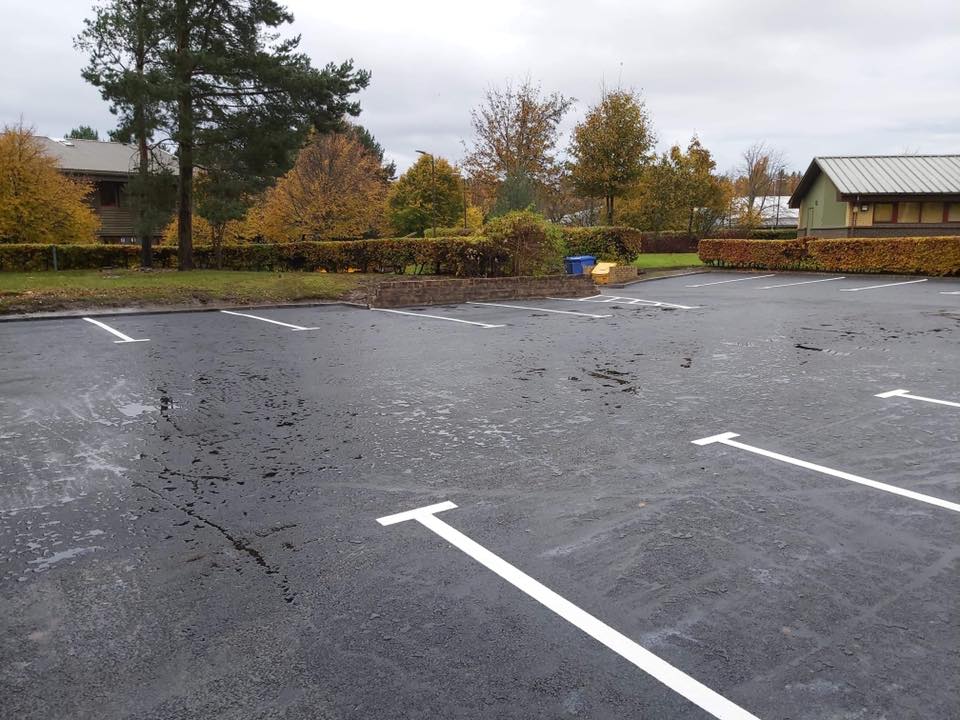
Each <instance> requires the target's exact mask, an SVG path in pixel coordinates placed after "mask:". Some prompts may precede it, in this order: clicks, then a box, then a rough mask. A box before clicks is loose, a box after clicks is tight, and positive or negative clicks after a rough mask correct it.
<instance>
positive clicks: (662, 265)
mask: <svg viewBox="0 0 960 720" xmlns="http://www.w3.org/2000/svg"><path fill="white" fill-rule="evenodd" d="M633 265H635V266H636V267H638V268H640V269H641V270H664V269H669V268H685V267H701V266H702V265H703V263H702V262H700V257H699V256H698V255H697V254H696V253H643V254H641V255H637V259H636V260H634V261H633Z"/></svg>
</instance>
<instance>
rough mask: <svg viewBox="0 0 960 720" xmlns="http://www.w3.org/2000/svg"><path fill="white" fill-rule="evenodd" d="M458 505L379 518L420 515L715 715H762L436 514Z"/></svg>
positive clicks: (729, 718)
mask: <svg viewBox="0 0 960 720" xmlns="http://www.w3.org/2000/svg"><path fill="white" fill-rule="evenodd" d="M455 507H456V505H454V504H453V503H452V502H449V501H447V502H442V503H438V504H436V505H428V506H427V507H422V508H417V509H416V510H408V511H407V512H402V513H397V514H396V515H387V516H386V517H382V518H378V519H377V522H379V523H380V524H381V525H394V524H396V523H400V522H405V521H407V520H416V521H417V522H419V523H420V524H421V525H423V526H424V527H426V528H428V529H430V530H432V531H433V532H435V533H436V534H437V535H439V536H440V537H442V538H443V539H444V540H446V541H447V542H448V543H450V544H451V545H453V546H454V547H456V548H458V549H460V550H462V551H463V552H465V553H466V554H467V555H469V556H470V557H472V558H473V559H474V560H476V561H477V562H478V563H480V564H481V565H483V566H484V567H486V568H487V569H488V570H492V571H493V572H494V573H496V574H497V575H499V576H500V577H501V578H503V579H504V580H506V581H507V582H508V583H510V584H511V585H513V586H514V587H516V588H518V589H519V590H522V591H523V592H525V593H526V594H527V595H529V596H530V597H532V598H533V599H534V600H536V601H537V602H539V603H541V604H543V605H545V606H546V607H547V608H549V609H550V610H552V611H553V612H555V613H556V614H557V615H559V616H560V617H562V618H563V619H564V620H566V621H567V622H569V623H571V624H572V625H575V626H576V627H578V628H580V629H581V630H583V632H585V633H586V634H587V635H589V636H590V637H592V638H593V639H594V640H597V641H598V642H600V643H602V644H603V645H606V646H607V647H608V648H610V649H611V650H613V651H614V652H615V653H617V654H618V655H620V656H621V657H622V658H624V659H626V660H628V661H629V662H631V663H633V664H634V665H636V666H637V667H638V668H640V669H641V670H643V671H644V672H646V673H648V674H650V675H652V676H653V677H654V678H656V679H657V680H659V681H660V682H662V683H663V684H664V685H666V686H667V687H669V688H670V689H671V690H673V691H675V692H677V693H679V694H680V695H683V697H685V698H686V699H687V700H689V701H690V702H692V703H693V704H695V705H697V706H699V707H701V708H703V709H704V710H706V711H707V712H708V713H710V714H711V715H713V716H714V717H715V718H720V720H758V719H757V717H756V716H755V715H752V714H751V713H749V712H747V711H746V710H744V709H743V708H742V707H740V706H738V705H735V704H734V703H732V702H731V701H729V700H727V699H726V698H725V697H723V696H722V695H719V694H717V693H715V692H714V691H713V690H711V689H710V688H708V687H707V686H706V685H703V684H702V683H700V682H698V681H697V680H694V679H693V678H692V677H690V676H689V675H687V674H686V673H684V672H682V671H680V670H678V669H677V668H675V667H673V665H671V664H670V663H668V662H667V661H666V660H662V659H661V658H659V657H657V656H656V655H654V654H653V653H652V652H650V651H649V650H647V649H646V648H643V647H641V646H640V645H637V643H635V642H634V641H633V640H631V639H630V638H628V637H627V636H626V635H623V634H621V633H619V632H617V631H616V630H614V629H613V628H612V627H610V626H609V625H607V624H606V623H603V622H601V621H600V620H598V619H597V618H595V617H594V616H593V615H591V614H590V613H588V612H586V611H585V610H581V609H580V608H579V607H577V606H576V605H574V604H573V603H572V602H570V601H569V600H565V599H564V598H562V597H561V596H559V595H557V593H555V592H554V591H553V590H551V589H550V588H548V587H547V586H545V585H543V584H541V583H539V582H537V581H536V580H534V579H533V578H532V577H530V576H529V575H527V574H526V573H524V572H521V571H520V570H518V569H517V568H515V567H514V566H513V565H511V564H510V563H508V562H507V561H506V560H503V559H501V558H500V557H498V556H497V555H494V554H493V553H492V552H490V551H489V550H487V549H486V548H485V547H483V546H482V545H480V544H479V543H476V542H474V541H473V540H471V539H470V538H468V537H467V536H466V535H464V534H463V533H462V532H460V531H459V530H457V529H456V528H453V527H451V526H450V525H447V523H445V522H444V521H443V520H441V519H440V518H438V517H437V516H436V515H434V513H438V512H442V511H444V510H451V509H453V508H455Z"/></svg>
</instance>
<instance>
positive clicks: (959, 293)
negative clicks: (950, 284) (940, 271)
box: [940, 290, 960, 295]
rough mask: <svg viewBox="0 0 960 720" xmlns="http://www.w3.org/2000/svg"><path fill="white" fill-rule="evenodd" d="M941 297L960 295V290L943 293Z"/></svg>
mask: <svg viewBox="0 0 960 720" xmlns="http://www.w3.org/2000/svg"><path fill="white" fill-rule="evenodd" d="M940 294H941V295H960V290H949V291H942V292H941V293H940Z"/></svg>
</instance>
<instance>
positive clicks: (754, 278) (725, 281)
mask: <svg viewBox="0 0 960 720" xmlns="http://www.w3.org/2000/svg"><path fill="white" fill-rule="evenodd" d="M776 276H777V274H776V273H773V274H771V275H754V276H753V277H745V278H736V279H735V280H718V281H717V282H709V283H700V284H699V285H684V287H688V288H698V287H707V286H708V285H723V284H724V283H732V282H743V281H744V280H760V279H761V278H768V277H776Z"/></svg>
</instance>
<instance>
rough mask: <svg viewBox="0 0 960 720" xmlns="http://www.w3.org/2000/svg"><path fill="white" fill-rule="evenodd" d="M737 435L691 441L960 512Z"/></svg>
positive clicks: (932, 499)
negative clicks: (772, 449)
mask: <svg viewBox="0 0 960 720" xmlns="http://www.w3.org/2000/svg"><path fill="white" fill-rule="evenodd" d="M735 437H740V436H739V435H738V434H737V433H733V432H725V433H720V434H719V435H711V436H710V437H705V438H701V439H699V440H692V441H691V442H693V444H694V445H712V444H713V443H721V444H722V445H729V446H730V447H735V448H739V449H740V450H746V451H747V452H752V453H754V454H756V455H763V456H764V457H768V458H771V459H773V460H779V461H780V462H784V463H788V464H789V465H796V466H797V467H802V468H805V469H807V470H813V471H814V472H818V473H823V474H824V475H831V476H832V477H836V478H840V479H841V480H849V481H850V482H855V483H859V484H860V485H866V486H867V487H872V488H874V489H875V490H883V491H884V492H888V493H893V494H894V495H900V496H902V497H907V498H910V499H912V500H919V501H920V502H924V503H928V504H930V505H936V506H937V507H941V508H944V509H945V510H953V511H954V512H960V504H957V503H953V502H950V501H949V500H941V499H940V498H937V497H933V496H932V495H924V494H923V493H918V492H914V491H913V490H905V489H904V488H900V487H897V486H896V485H887V484H886V483H882V482H877V481H876V480H870V479H868V478H865V477H860V476H859V475H853V474H852V473H848V472H843V471H842V470H834V469H833V468H828V467H824V466H823V465H817V464H815V463H811V462H807V461H806V460H798V459H797V458H792V457H789V456H788V455H781V454H780V453H775V452H771V451H770V450H764V449H763V448H758V447H754V446H753V445H747V444H746V443H742V442H738V441H736V440H734V439H733V438H735Z"/></svg>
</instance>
